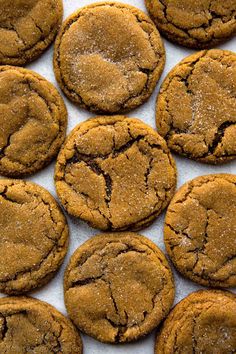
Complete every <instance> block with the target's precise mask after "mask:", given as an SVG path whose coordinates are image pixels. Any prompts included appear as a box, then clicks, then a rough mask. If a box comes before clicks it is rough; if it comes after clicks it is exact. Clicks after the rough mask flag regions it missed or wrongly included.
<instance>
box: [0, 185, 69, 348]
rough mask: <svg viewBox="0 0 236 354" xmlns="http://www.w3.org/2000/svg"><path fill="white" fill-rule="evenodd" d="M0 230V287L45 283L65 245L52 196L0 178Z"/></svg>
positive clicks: (23, 288)
mask: <svg viewBox="0 0 236 354" xmlns="http://www.w3.org/2000/svg"><path fill="white" fill-rule="evenodd" d="M0 230H1V231H0V233H1V237H0V291H2V292H4V293H7V294H21V293H25V292H27V291H30V290H32V289H34V288H36V287H39V286H42V285H44V284H46V283H47V282H48V281H49V280H50V279H51V278H52V277H53V275H54V273H55V272H56V271H57V270H58V268H59V267H60V265H61V263H62V261H63V259H64V257H65V255H66V252H67V246H68V226H67V222H66V219H65V217H64V215H63V213H62V211H61V209H60V208H59V206H58V204H57V202H56V201H55V199H54V198H53V197H52V196H51V195H50V194H49V193H48V192H47V191H46V190H45V189H44V188H42V187H40V186H38V185H36V184H34V183H31V182H25V181H20V180H4V179H1V180H0ZM0 352H1V353H2V351H1V349H0Z"/></svg>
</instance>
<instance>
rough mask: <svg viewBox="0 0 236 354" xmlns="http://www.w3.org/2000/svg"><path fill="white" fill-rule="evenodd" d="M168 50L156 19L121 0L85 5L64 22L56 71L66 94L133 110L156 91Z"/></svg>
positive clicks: (110, 109)
mask: <svg viewBox="0 0 236 354" xmlns="http://www.w3.org/2000/svg"><path fill="white" fill-rule="evenodd" d="M164 64H165V49H164V47H163V43H162V40H161V37H160V35H159V32H158V31H157V29H156V27H155V25H154V23H153V22H152V21H151V20H150V18H149V17H148V16H147V15H145V14H144V13H143V12H142V11H140V10H139V9H137V8H135V7H132V6H129V5H127V4H121V3H118V2H101V3H95V4H92V5H89V6H86V7H83V8H82V9H80V10H79V11H78V12H76V13H74V14H73V15H71V16H70V17H69V18H68V19H67V20H66V21H65V22H64V24H63V25H62V29H61V31H60V33H59V35H58V37H57V40H56V44H55V53H54V71H55V75H56V78H57V81H58V83H59V85H60V87H61V89H62V90H63V92H64V93H65V94H66V96H67V97H68V98H69V99H71V100H72V101H74V102H75V103H77V104H79V105H80V106H81V107H83V108H86V109H89V110H91V111H95V112H99V113H100V112H103V113H116V112H124V111H128V110H131V109H133V108H135V107H137V106H139V105H141V104H142V103H143V102H144V101H146V100H147V99H148V98H149V97H150V95H151V94H152V92H153V90H154V88H155V86H156V83H157V81H158V80H159V78H160V76H161V73H162V71H163V68H164Z"/></svg>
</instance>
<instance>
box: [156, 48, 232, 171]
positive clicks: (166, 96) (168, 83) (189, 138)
mask: <svg viewBox="0 0 236 354" xmlns="http://www.w3.org/2000/svg"><path fill="white" fill-rule="evenodd" d="M235 83H236V54H235V53H233V52H230V51H226V50H220V49H214V50H209V51H201V52H198V53H195V54H193V55H191V56H189V57H187V58H185V59H184V60H183V61H181V62H180V63H179V64H178V65H177V66H176V67H175V68H174V69H172V70H171V72H170V73H169V74H168V76H167V77H166V79H165V80H164V82H163V84H162V87H161V90H160V94H159V96H158V99H157V112H156V123H157V130H158V132H159V133H160V134H161V135H162V136H163V137H164V138H165V139H166V140H167V144H168V146H169V148H170V149H171V150H173V151H175V152H177V153H178V154H180V155H183V156H186V157H188V158H191V159H194V160H198V161H201V162H205V163H211V164H218V163H222V162H227V161H229V160H232V159H235V157H236V141H235V134H236V126H235V124H236V84H235Z"/></svg>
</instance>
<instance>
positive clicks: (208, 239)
mask: <svg viewBox="0 0 236 354" xmlns="http://www.w3.org/2000/svg"><path fill="white" fill-rule="evenodd" d="M164 235H165V244H166V248H167V251H168V254H169V256H170V258H171V259H172V261H173V262H174V264H175V266H176V267H177V269H178V270H179V271H180V272H181V273H183V274H184V275H185V276H186V277H189V278H190V279H192V280H194V281H196V282H198V283H200V284H202V285H206V286H216V287H229V286H236V258H235V255H236V176H235V175H226V174H219V175H208V176H203V177H198V178H196V179H194V180H192V181H190V182H188V183H186V184H185V185H184V186H183V187H182V188H180V190H179V191H178V192H177V193H176V195H175V196H174V198H173V200H172V201H171V203H170V205H169V207H168V211H167V214H166V220H165V229H164Z"/></svg>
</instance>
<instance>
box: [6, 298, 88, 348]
mask: <svg viewBox="0 0 236 354" xmlns="http://www.w3.org/2000/svg"><path fill="white" fill-rule="evenodd" d="M82 351H83V348H82V341H81V338H80V335H79V332H78V331H77V330H76V329H75V327H74V326H73V324H72V323H71V322H70V321H69V320H68V319H67V318H66V317H65V316H63V315H62V314H61V313H60V312H58V311H57V310H56V309H55V308H54V307H53V306H51V305H49V304H47V303H46V302H43V301H39V300H36V299H33V298H30V297H5V298H2V299H0V352H1V353H5V354H13V353H15V354H16V353H18V354H21V353H35V354H36V353H38V354H41V353H42V354H49V353H63V354H82Z"/></svg>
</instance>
